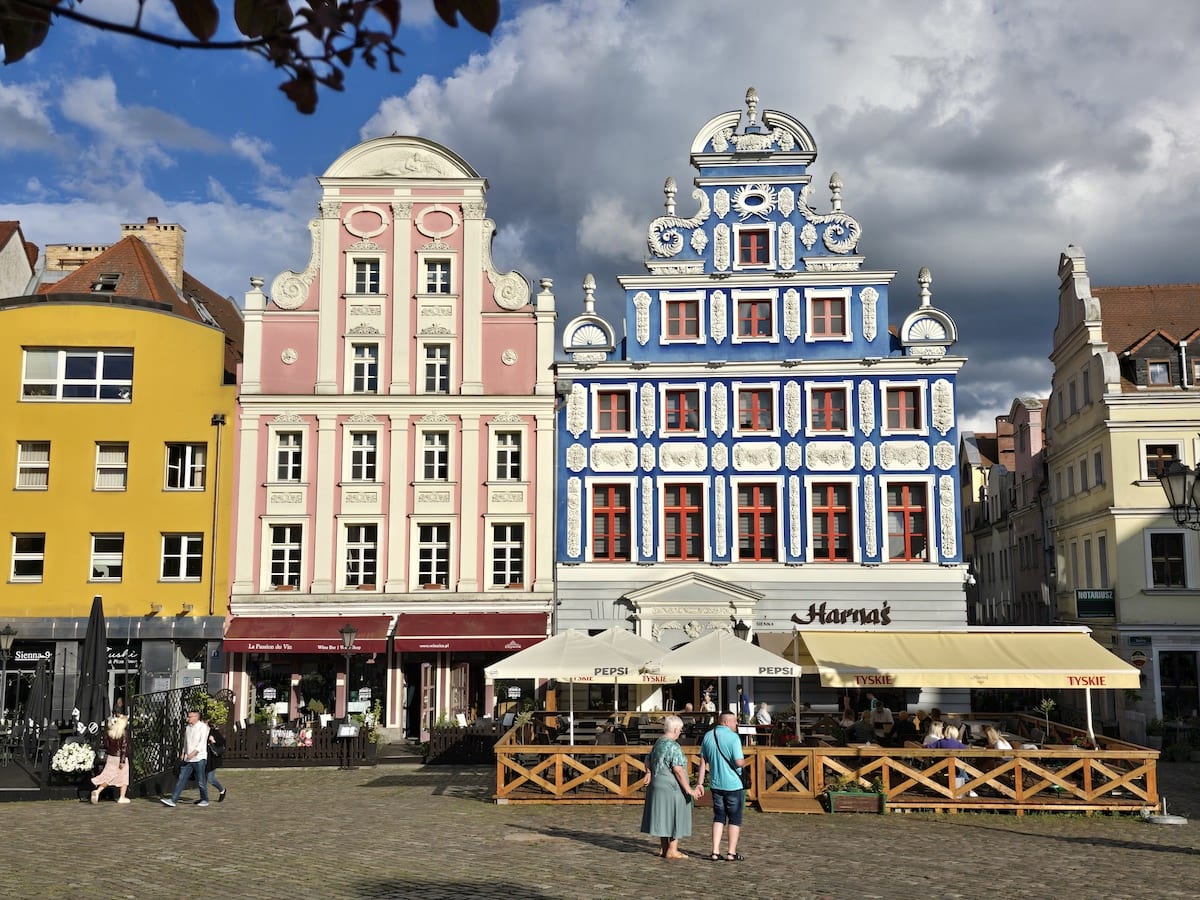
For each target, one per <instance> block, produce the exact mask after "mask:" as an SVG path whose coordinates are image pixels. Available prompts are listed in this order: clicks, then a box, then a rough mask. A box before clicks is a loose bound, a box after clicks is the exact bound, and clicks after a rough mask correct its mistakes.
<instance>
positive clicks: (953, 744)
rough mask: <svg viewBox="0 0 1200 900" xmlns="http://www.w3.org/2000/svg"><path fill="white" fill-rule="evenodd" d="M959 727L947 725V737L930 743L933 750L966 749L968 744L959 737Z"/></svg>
mask: <svg viewBox="0 0 1200 900" xmlns="http://www.w3.org/2000/svg"><path fill="white" fill-rule="evenodd" d="M958 737H959V735H958V728H957V727H956V726H954V725H947V726H946V732H945V737H943V738H941V739H940V740H936V741H934V742H933V744H932V745H930V747H931V749H933V750H966V749H967V745H966V744H964V743H963V742H962V741H960V740H959V739H958Z"/></svg>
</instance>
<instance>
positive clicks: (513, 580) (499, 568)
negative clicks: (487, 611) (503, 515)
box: [492, 525, 525, 587]
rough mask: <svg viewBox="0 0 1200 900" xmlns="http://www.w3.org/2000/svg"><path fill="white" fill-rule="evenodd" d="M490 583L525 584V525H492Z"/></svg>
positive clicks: (503, 585) (504, 585)
mask: <svg viewBox="0 0 1200 900" xmlns="http://www.w3.org/2000/svg"><path fill="white" fill-rule="evenodd" d="M492 584H493V585H494V586H496V587H509V586H514V587H515V586H518V585H521V586H523V585H524V584H525V526H524V525H493V526H492Z"/></svg>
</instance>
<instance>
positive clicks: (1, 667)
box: [0, 625, 17, 717]
mask: <svg viewBox="0 0 1200 900" xmlns="http://www.w3.org/2000/svg"><path fill="white" fill-rule="evenodd" d="M16 636H17V629H15V628H13V627H12V626H11V625H5V626H4V627H3V628H0V717H3V716H4V713H5V711H6V710H7V709H8V655H9V653H11V652H12V645H13V638H15V637H16Z"/></svg>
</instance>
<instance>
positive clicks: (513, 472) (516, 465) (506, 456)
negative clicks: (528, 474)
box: [496, 431, 521, 481]
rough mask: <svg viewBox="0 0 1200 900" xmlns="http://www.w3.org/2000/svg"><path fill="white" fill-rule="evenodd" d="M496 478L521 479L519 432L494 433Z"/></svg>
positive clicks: (502, 479)
mask: <svg viewBox="0 0 1200 900" xmlns="http://www.w3.org/2000/svg"><path fill="white" fill-rule="evenodd" d="M496 480H497V481H520V480H521V432H519V431H500V432H497V434H496Z"/></svg>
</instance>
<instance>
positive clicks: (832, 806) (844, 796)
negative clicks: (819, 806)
mask: <svg viewBox="0 0 1200 900" xmlns="http://www.w3.org/2000/svg"><path fill="white" fill-rule="evenodd" d="M825 796H826V797H827V798H828V799H829V811H830V812H831V813H882V812H886V811H887V797H886V796H885V795H884V794H876V793H862V792H853V791H826V793H825Z"/></svg>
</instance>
